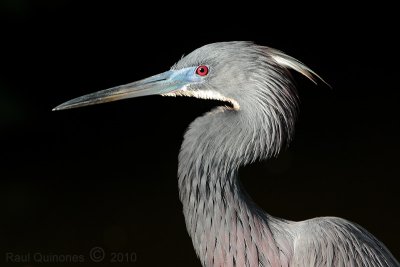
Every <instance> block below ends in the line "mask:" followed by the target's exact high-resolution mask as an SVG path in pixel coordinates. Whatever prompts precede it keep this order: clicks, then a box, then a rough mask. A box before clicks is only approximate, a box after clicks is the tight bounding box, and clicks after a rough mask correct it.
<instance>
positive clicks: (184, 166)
mask: <svg viewBox="0 0 400 267" xmlns="http://www.w3.org/2000/svg"><path fill="white" fill-rule="evenodd" d="M251 117H252V119H253V120H254V119H255V118H256V119H260V118H266V117H267V118H268V116H259V117H258V118H257V116H254V114H252V116H251ZM246 121H248V119H247V118H246V112H245V111H235V110H228V109H224V108H218V109H216V110H214V111H212V112H210V113H208V114H206V115H205V116H203V117H200V118H197V119H196V120H195V121H194V122H193V123H192V124H191V126H190V127H189V129H188V131H187V132H186V134H185V138H184V142H183V144H182V148H181V152H180V155H179V171H178V172H179V173H178V175H179V189H180V198H181V201H182V204H183V212H184V216H185V220H186V226H187V229H188V232H189V234H190V236H191V238H192V241H193V245H194V247H195V249H196V252H197V255H198V256H199V258H200V260H201V261H202V264H203V266H224V267H226V266H228V267H230V266H251V267H253V266H254V267H255V266H285V265H286V264H285V263H288V261H289V259H290V254H291V246H290V242H289V240H288V239H287V236H290V233H286V232H285V231H287V229H288V227H282V225H286V224H288V223H287V222H286V221H283V220H279V219H276V218H274V217H272V216H269V215H268V214H266V213H264V212H263V211H262V210H261V209H260V208H258V207H257V206H256V205H255V204H254V203H253V202H252V201H251V199H250V197H248V195H247V194H246V192H245V191H244V189H243V188H242V187H241V184H240V181H239V179H238V176H237V172H238V168H239V167H240V166H242V165H245V164H248V163H249V162H252V161H254V160H256V159H260V158H265V157H268V156H269V155H270V154H273V153H276V151H272V153H271V152H270V151H271V150H272V149H275V150H276V149H278V150H279V147H278V148H275V147H276V146H280V145H281V143H279V144H274V143H273V142H272V141H271V140H268V138H271V136H269V137H268V136H267V137H266V136H265V135H264V133H262V131H260V129H255V128H253V127H251V126H250V123H245V122H246ZM252 123H256V125H257V124H258V125H259V123H262V124H261V125H267V126H268V125H269V126H270V127H271V125H273V123H272V122H268V123H266V122H254V121H253V122H252ZM239 125H240V127H239ZM252 125H253V124H252ZM264 130H265V129H264ZM275 134H277V133H275ZM278 141H279V139H278V138H276V137H274V142H278ZM279 142H281V141H279ZM284 229H285V230H284Z"/></svg>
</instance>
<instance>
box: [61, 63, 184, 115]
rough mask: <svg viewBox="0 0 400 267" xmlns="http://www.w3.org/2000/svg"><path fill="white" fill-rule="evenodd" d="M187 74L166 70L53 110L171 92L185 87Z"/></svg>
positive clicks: (72, 101) (67, 103) (75, 99)
mask: <svg viewBox="0 0 400 267" xmlns="http://www.w3.org/2000/svg"><path fill="white" fill-rule="evenodd" d="M182 74H183V75H182ZM185 74H186V73H181V72H179V71H172V70H170V71H166V72H164V73H161V74H157V75H154V76H151V77H149V78H146V79H143V80H140V81H136V82H133V83H129V84H125V85H121V86H116V87H113V88H110V89H106V90H102V91H99V92H96V93H92V94H87V95H84V96H81V97H77V98H74V99H72V100H69V101H67V102H65V103H62V104H61V105H59V106H57V107H55V108H54V109H53V111H55V110H63V109H71V108H78V107H84V106H89V105H95V104H100V103H106V102H111V101H117V100H121V99H126V98H133V97H139V96H147V95H160V94H166V93H170V92H173V91H175V90H179V89H181V88H183V87H184V86H185V85H187V84H188V83H189V82H190V80H189V79H188V77H187V75H185Z"/></svg>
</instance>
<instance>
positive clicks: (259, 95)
mask: <svg viewBox="0 0 400 267" xmlns="http://www.w3.org/2000/svg"><path fill="white" fill-rule="evenodd" d="M199 65H204V66H207V67H208V68H209V74H208V75H207V76H206V77H197V76H196V75H194V74H192V72H193V70H192V68H193V67H196V66H199ZM288 69H293V70H296V71H298V72H300V73H302V74H303V75H305V76H306V77H308V78H310V79H312V80H313V77H315V76H316V74H315V73H314V72H312V71H311V70H310V69H309V68H307V67H306V66H304V65H303V64H302V63H301V62H299V61H297V60H295V59H294V58H292V57H289V56H287V55H285V54H283V53H282V52H279V51H277V50H274V49H271V48H267V47H262V46H258V45H255V44H253V43H250V42H224V43H214V44H209V45H206V46H203V47H201V48H199V49H197V50H195V51H193V52H192V53H190V54H189V55H187V56H186V57H184V58H182V59H181V60H180V61H179V62H178V63H177V64H175V65H174V66H173V67H172V69H171V71H172V73H174V74H173V75H175V76H173V77H174V78H173V79H172V80H173V81H171V78H168V79H164V78H163V79H164V80H162V81H161V82H160V80H161V78H159V77H164V76H165V75H164V74H163V75H161V76H153V77H151V82H154V80H157V86H158V83H163V84H164V87H165V86H166V85H165V84H166V83H167V84H168V86H169V87H168V88H173V89H169V91H167V92H166V91H165V90H164V91H160V92H158V91H157V92H158V93H160V94H162V95H165V96H192V97H198V98H206V99H216V100H220V101H222V102H223V105H221V106H220V107H217V108H215V109H214V110H212V111H210V112H208V113H206V114H204V115H203V116H201V117H199V118H197V119H196V120H195V121H193V122H192V123H191V125H190V126H189V128H188V130H187V132H186V133H185V136H184V141H183V144H182V147H181V151H180V154H179V167H178V177H179V182H178V183H179V191H180V199H181V201H182V204H183V213H184V216H185V221H186V226H187V230H188V232H189V235H190V236H191V238H192V241H193V245H194V248H195V250H196V253H197V255H198V257H199V258H200V260H201V263H202V265H203V266H207V267H211V266H215V267H217V266H218V267H219V266H224V267H233V266H240V267H242V266H246V267H258V266H260V267H261V266H264V267H266V266H274V267H276V266H306V267H308V266H400V265H399V263H398V262H397V261H396V259H395V258H394V257H393V256H392V254H391V253H390V252H389V250H388V249H387V248H386V247H385V245H384V244H383V243H381V242H380V241H379V240H377V239H376V238H375V237H374V236H372V235H371V234H370V233H368V231H366V230H365V229H363V228H362V227H361V226H359V225H357V224H354V223H351V222H349V221H346V220H344V219H341V218H335V217H322V218H315V219H311V220H306V221H302V222H292V221H287V220H284V219H279V218H275V217H272V216H270V215H269V214H267V213H265V212H264V211H262V210H261V209H260V208H259V207H258V206H257V205H256V204H255V203H254V202H253V201H252V200H251V199H250V197H249V196H248V195H247V194H246V192H245V191H244V190H243V188H242V187H241V184H240V181H239V177H238V169H239V168H240V167H241V166H244V165H246V164H250V163H252V162H254V161H257V160H264V159H267V158H269V157H271V156H274V155H277V154H278V152H279V151H280V149H281V148H282V147H284V146H285V145H287V144H288V143H289V142H290V139H291V137H292V135H293V132H294V124H295V119H296V114H297V107H298V104H297V100H298V99H297V94H296V90H295V87H294V85H293V82H292V78H291V76H290V73H289V72H288ZM177 75H179V79H177V78H175V77H176V76H177ZM167 76H168V77H170V73H169V72H168V75H167ZM154 77H155V78H154ZM316 77H318V76H316ZM177 80H179V82H181V81H182V80H185V81H189V80H190V82H188V83H187V84H185V85H184V86H181V87H180V88H179V89H176V88H177V85H176V84H177ZM148 84H149V80H148V79H146V80H143V81H139V82H137V83H132V84H130V85H129V86H122V87H116V88H113V89H112V90H111V89H109V90H108V91H107V90H105V91H102V92H100V94H99V93H96V94H91V95H87V96H84V97H81V98H77V99H75V100H71V101H69V102H67V103H65V104H62V105H60V106H59V107H57V108H56V109H65V108H71V107H76V106H83V105H90V104H91V103H92V102H91V101H93V102H94V103H101V102H107V101H113V100H116V96H117V97H118V98H119V99H122V98H127V97H126V96H125V95H126V94H128V93H129V94H130V95H129V97H132V96H131V94H132V91H133V90H131V89H129V88H131V87H132V88H133V87H134V88H135V90H136V91H134V92H138V91H139V95H140V96H142V95H144V94H153V91H152V92H151V93H149V92H148V91H146V90H148ZM180 85H181V84H180V83H179V86H180ZM157 86H156V87H157ZM121 88H122V89H121ZM126 88H128V89H129V90H130V91H129V90H128V91H129V92H128V93H127V89H126ZM137 88H139V89H137ZM110 90H111V91H110ZM157 90H159V87H157ZM115 91H118V93H115ZM121 91H122V93H120V92H121ZM110 92H112V93H110ZM110 95H111V96H110ZM93 98H96V99H95V101H94V100H93ZM108 99H110V100H108Z"/></svg>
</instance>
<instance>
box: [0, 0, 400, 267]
mask: <svg viewBox="0 0 400 267" xmlns="http://www.w3.org/2000/svg"><path fill="white" fill-rule="evenodd" d="M80 2H83V1H80ZM140 4H141V5H139V3H138V4H136V3H135V2H134V1H130V4H126V3H125V4H117V2H111V1H110V2H109V3H108V4H101V3H95V4H93V3H92V4H89V2H86V3H85V4H82V3H79V2H75V3H74V2H72V1H23V0H19V1H14V0H8V1H4V0H2V1H1V5H0V7H1V8H0V9H1V10H0V14H1V26H0V27H1V32H0V34H1V39H0V42H1V44H0V46H1V64H0V65H1V67H0V68H1V72H0V120H1V121H0V122H1V124H0V127H1V131H0V137H1V150H0V151H1V152H0V157H1V161H0V164H1V165H0V166H1V172H0V175H1V178H0V183H1V186H0V210H1V220H0V252H1V254H0V265H1V266H3V265H4V266H40V265H43V263H40V262H39V260H40V257H42V259H43V260H45V259H46V257H49V255H50V256H51V255H53V258H52V259H53V262H52V263H48V264H47V265H49V266H123V265H124V266H126V265H127V264H128V260H129V259H127V258H122V262H123V263H120V264H117V263H110V261H111V260H112V257H113V254H112V253H114V252H116V253H133V254H132V255H134V256H135V257H136V258H134V260H136V261H135V262H134V263H133V264H132V266H200V264H199V262H198V260H197V259H196V255H195V253H194V250H193V248H192V244H191V240H190V238H189V236H188V234H187V232H186V229H185V224H184V218H183V215H182V212H181V204H180V202H179V199H178V189H177V178H176V169H177V154H178V152H179V146H180V143H181V141H182V135H183V133H184V131H185V128H186V127H187V126H188V124H189V123H190V121H192V120H193V119H194V118H195V117H196V116H198V115H200V114H202V113H204V112H205V111H207V110H209V109H210V108H212V107H213V106H215V103H208V102H206V101H202V100H196V99H186V98H163V97H158V96H152V97H147V98H138V99H134V100H126V101H121V102H116V103H110V104H104V105H99V106H93V107H87V108H82V109H77V110H70V111H65V112H51V109H52V108H53V107H54V106H56V105H58V104H60V103H61V102H64V101H66V100H69V99H70V98H73V97H76V96H80V95H82V94H85V93H89V92H93V91H97V90H99V89H105V88H108V87H111V86H115V85H119V84H123V83H128V82H131V81H134V80H137V79H140V78H144V77H146V76H149V75H152V74H156V73H159V72H162V71H165V70H167V69H168V68H169V67H170V66H171V65H172V64H173V63H174V62H175V61H177V60H178V59H179V58H180V57H181V56H182V54H187V53H189V52H190V51H192V50H193V49H195V48H197V47H199V46H201V45H203V44H207V43H210V42H216V41H227V40H252V41H255V42H256V43H258V44H262V45H268V46H271V47H275V48H278V49H280V50H283V51H285V52H286V53H288V54H290V55H292V56H294V57H296V58H298V59H299V60H301V61H303V62H304V63H306V64H307V65H308V66H310V67H311V68H312V69H313V70H315V71H316V72H317V73H318V74H319V75H321V76H322V77H323V78H324V79H325V80H326V81H327V82H329V83H330V84H331V86H332V89H329V88H328V87H327V86H324V85H323V84H319V85H317V86H315V85H313V84H312V83H310V82H309V81H307V80H306V79H305V78H303V77H301V76H300V75H295V78H296V80H297V85H298V88H299V93H300V98H301V113H300V117H299V121H298V123H297V128H296V129H297V130H296V136H295V139H294V141H293V143H292V144H291V146H290V147H289V148H288V149H287V150H285V151H284V152H282V153H281V154H280V156H279V157H278V158H277V159H273V160H270V161H268V162H261V163H257V164H253V165H252V166H249V167H246V168H244V169H243V170H242V171H241V177H242V180H243V182H244V185H245V187H246V189H247V190H248V191H249V192H250V194H251V195H252V197H253V198H254V199H255V201H256V202H257V203H258V204H259V205H260V206H262V207H263V208H264V209H265V210H267V211H268V212H269V213H270V214H272V215H275V216H279V217H284V218H286V219H290V220H304V219H308V218H312V217H316V216H340V217H344V218H347V219H349V220H351V221H354V222H357V223H359V224H361V225H363V226H364V227H365V228H367V229H368V230H369V231H371V232H372V233H373V234H374V235H376V236H377V237H378V238H379V239H380V240H382V241H383V242H384V243H385V244H386V245H387V246H388V247H389V249H390V250H391V251H392V252H393V254H394V255H395V256H396V257H397V258H400V241H399V238H398V237H399V236H400V228H399V227H398V218H399V202H400V196H399V194H398V193H399V188H398V185H399V171H398V159H399V156H398V151H399V148H400V143H399V138H398V136H399V117H398V115H399V112H398V102H399V96H400V94H399V86H398V78H397V77H398V71H399V68H398V61H397V59H398V43H396V41H395V38H396V37H395V36H396V35H398V29H396V24H395V22H396V17H394V16H392V14H391V12H390V10H391V7H388V6H386V5H384V4H381V5H380V6H356V7H349V6H346V5H339V4H336V5H335V6H332V5H324V6H311V5H310V6H302V7H300V6H291V5H290V4H289V3H281V4H280V5H278V6H275V5H272V4H270V3H269V4H267V5H266V6H261V5H260V4H255V3H250V2H249V3H246V4H243V3H242V4H240V5H239V4H235V3H234V1H233V2H231V3H227V4H226V5H225V7H224V8H217V7H216V4H215V3H212V2H211V1H207V2H206V1H203V2H200V1H198V2H192V3H189V2H186V3H185V4H181V5H172V3H164V4H160V3H153V2H152V3H147V5H146V3H145V5H142V3H140ZM97 246H99V247H101V248H102V249H103V250H104V252H105V254H106V257H105V259H104V260H103V261H102V262H100V263H94V262H93V261H92V260H91V259H90V257H89V252H90V250H91V249H92V248H93V247H97ZM92 252H93V251H92ZM7 253H8V254H7ZM29 253H30V257H31V258H30V259H26V258H25V259H26V260H25V261H28V263H23V261H24V260H23V256H24V255H29ZM35 253H36V254H35ZM96 253H97V254H96ZM99 253H101V251H100V252H99V251H96V250H94V255H95V256H96V255H97V256H98V255H100V254H99ZM33 254H35V255H36V258H33V257H34V255H33ZM63 255H64V256H65V255H76V256H77V257H78V260H77V261H81V263H80V264H78V263H63V258H62V257H63ZM123 255H125V256H126V255H127V254H123ZM129 255H130V254H129ZM18 257H20V258H18ZM79 257H80V258H79ZM123 257H124V256H123ZM75 260H76V259H75Z"/></svg>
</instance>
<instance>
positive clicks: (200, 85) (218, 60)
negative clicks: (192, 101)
mask: <svg viewBox="0 0 400 267" xmlns="http://www.w3.org/2000/svg"><path fill="white" fill-rule="evenodd" d="M285 67H290V68H294V69H296V70H297V71H300V72H301V73H302V74H304V75H306V76H307V77H309V78H310V79H312V74H314V75H315V73H313V72H312V71H311V70H310V69H308V68H307V67H305V66H304V65H302V64H301V63H300V62H299V61H296V60H295V59H293V58H291V57H289V56H286V55H285V54H283V53H281V52H279V51H276V50H273V49H270V48H267V47H263V46H258V45H255V44H253V43H251V42H220V43H213V44H208V45H205V46H203V47H200V48H198V49H196V50H194V51H193V52H191V53H190V54H188V55H187V56H185V57H183V58H182V59H181V60H179V61H178V62H177V63H176V64H175V65H174V66H173V67H172V68H171V69H170V70H169V71H166V72H164V73H161V74H157V75H154V76H151V77H149V78H146V79H143V80H140V81H136V82H133V83H129V84H126V85H121V86H116V87H113V88H110V89H106V90H102V91H98V92H95V93H92V94H87V95H84V96H81V97H78V98H75V99H72V100H70V101H67V102H65V103H63V104H61V105H59V106H57V107H55V108H54V109H53V110H63V109H70V108H76V107H82V106H88V105H94V104H99V103H105V102H111V101H116V100H120V99H126V98H133V97H139V96H146V95H163V96H190V97H197V98H202V99H212V100H219V101H222V102H224V103H226V104H228V107H229V108H231V109H234V110H239V109H241V106H242V104H243V103H246V99H247V98H251V97H260V96H259V95H258V94H260V91H267V92H266V94H270V95H271V96H272V97H273V96H276V95H282V97H283V98H285V97H286V98H287V97H288V96H290V94H288V93H287V92H279V90H280V89H282V88H283V89H284V90H287V87H288V88H290V87H291V83H290V82H289V84H285V82H286V81H287V79H283V78H282V77H286V76H287V74H288V73H285ZM317 77H318V76H317ZM268 87H270V88H269V89H268ZM265 88H267V89H265ZM268 90H270V91H271V92H268ZM274 90H277V92H273V91H274ZM248 102H249V103H250V102H251V101H248ZM253 103H254V102H253Z"/></svg>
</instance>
